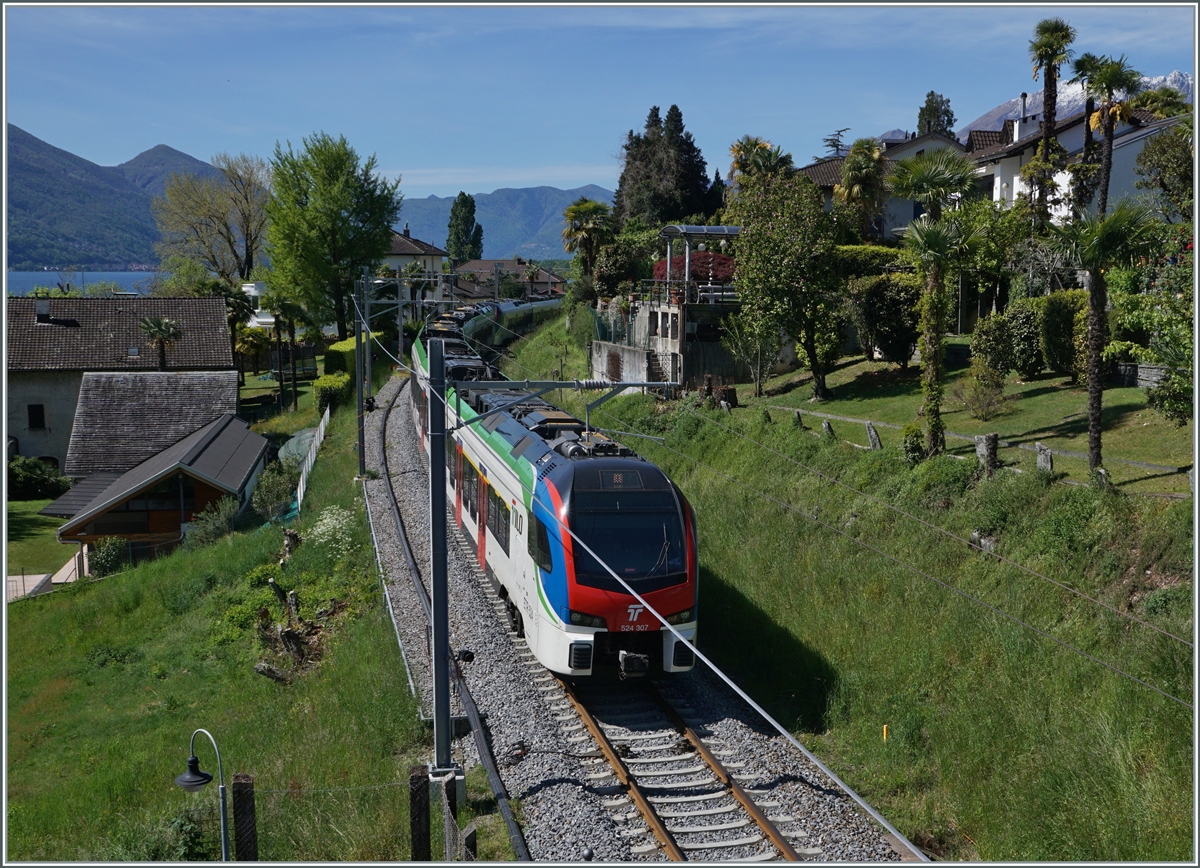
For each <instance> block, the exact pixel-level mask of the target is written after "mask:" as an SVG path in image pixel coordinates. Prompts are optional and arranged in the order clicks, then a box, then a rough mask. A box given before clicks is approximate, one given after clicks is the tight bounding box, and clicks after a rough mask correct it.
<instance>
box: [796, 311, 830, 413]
mask: <svg viewBox="0 0 1200 868" xmlns="http://www.w3.org/2000/svg"><path fill="white" fill-rule="evenodd" d="M802 343H803V346H804V354H805V355H806V356H808V369H809V370H810V371H812V377H813V398H815V399H816V400H818V401H825V400H827V399H828V398H829V389H828V387H827V386H826V385H825V374H826V371H825V366H824V365H823V364H821V362H820V361H819V356H818V355H817V333H816V329H815V328H814V329H805V334H804V337H803V341H802Z"/></svg>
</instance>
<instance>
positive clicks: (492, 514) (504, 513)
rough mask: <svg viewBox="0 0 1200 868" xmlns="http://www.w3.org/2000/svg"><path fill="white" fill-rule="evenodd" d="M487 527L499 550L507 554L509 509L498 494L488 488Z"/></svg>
mask: <svg viewBox="0 0 1200 868" xmlns="http://www.w3.org/2000/svg"><path fill="white" fill-rule="evenodd" d="M487 525H488V530H490V531H491V532H492V536H493V537H495V538H496V542H497V543H499V545H500V548H502V549H503V550H504V553H505V554H508V528H509V507H508V504H507V503H506V502H505V500H504V498H503V497H502V496H501V495H500V492H498V491H496V490H495V489H494V488H491V487H489V488H488V508H487Z"/></svg>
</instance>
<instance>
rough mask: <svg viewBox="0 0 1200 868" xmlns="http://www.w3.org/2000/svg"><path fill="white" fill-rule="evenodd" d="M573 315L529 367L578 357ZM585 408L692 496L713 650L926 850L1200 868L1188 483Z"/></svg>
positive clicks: (684, 404) (754, 422) (750, 416)
mask: <svg viewBox="0 0 1200 868" xmlns="http://www.w3.org/2000/svg"><path fill="white" fill-rule="evenodd" d="M561 331H562V326H561V324H551V325H550V326H548V327H547V328H546V329H545V330H544V331H543V333H542V334H540V335H536V336H534V337H533V338H532V339H531V340H529V341H526V342H524V343H523V344H521V345H519V346H517V347H515V348H514V349H513V357H512V360H511V362H510V364H511V365H512V366H513V367H512V373H511V375H512V376H522V377H523V376H533V375H534V374H532V373H529V371H533V372H537V373H544V371H545V370H548V369H549V366H550V365H553V366H554V367H557V365H558V364H559V358H560V357H562V356H566V357H567V358H568V370H569V360H570V358H571V355H572V353H575V352H577V351H575V350H573V349H572V348H571V347H570V346H569V342H568V341H567V339H566V338H565V336H564V334H562V333H560V332H561ZM568 376H569V374H568ZM570 400H571V396H570V395H564V402H566V403H567V404H568V409H571V410H572V411H577V410H578V408H576V407H573V406H569V402H570ZM825 409H826V407H822V410H825ZM828 410H829V411H830V412H834V413H836V412H838V411H837V409H836V402H833V403H831V404H829V405H828ZM854 415H857V414H854ZM592 421H593V424H597V425H599V426H602V427H607V428H610V429H612V430H614V431H621V432H627V433H626V434H623V435H614V436H617V437H618V438H620V437H621V436H630V435H641V436H639V437H637V438H636V439H630V440H629V441H628V442H630V444H631V445H633V444H635V443H636V448H637V449H638V451H639V452H640V453H641V454H643V455H646V456H647V457H648V458H649V459H650V460H652V461H654V462H655V463H656V464H658V465H659V466H660V467H663V468H664V469H665V470H666V471H667V472H668V474H669V475H670V476H671V478H672V479H674V480H675V481H676V482H677V483H678V484H679V485H680V486H681V488H682V489H683V491H684V493H685V494H686V495H687V497H688V498H689V500H690V501H691V502H692V504H693V505H694V507H695V509H696V512H697V515H698V523H699V534H700V551H701V565H702V574H701V588H700V601H701V603H700V612H701V614H700V618H701V624H702V626H701V629H700V636H699V647H700V648H701V650H702V651H703V652H704V653H706V654H708V655H710V656H712V657H713V659H714V660H716V661H717V662H718V663H719V664H720V665H721V666H722V667H723V668H726V671H729V672H730V673H731V674H733V675H734V677H735V678H737V679H738V680H739V683H741V684H743V686H745V687H747V688H748V690H749V691H750V693H751V694H752V695H753V696H754V697H755V699H756V700H757V701H759V702H761V703H762V704H763V705H764V706H765V707H766V708H767V709H768V711H770V712H771V713H772V714H773V715H774V716H775V717H776V718H777V719H779V720H781V721H784V722H786V723H787V725H788V726H789V727H790V728H791V729H792V731H793V732H794V733H796V734H797V735H798V737H799V738H801V739H802V740H803V742H804V743H805V744H806V745H808V746H809V747H810V748H811V749H812V750H814V752H815V753H816V754H817V755H818V756H820V757H821V758H822V759H824V760H825V761H826V762H827V763H828V764H829V765H830V767H831V768H833V769H834V770H835V771H837V772H838V774H840V775H842V776H843V777H844V778H845V779H846V781H847V782H848V783H849V784H850V785H851V786H852V787H854V788H855V789H856V790H857V791H858V792H859V793H860V794H861V795H862V796H863V797H864V798H865V799H867V800H868V801H869V802H870V803H872V804H873V805H875V806H876V807H878V808H879V809H880V811H881V812H882V813H883V814H884V815H885V816H887V817H888V818H889V819H890V820H892V822H893V823H895V824H896V825H897V827H898V828H899V829H900V831H902V832H903V833H904V834H905V835H906V836H908V837H909V838H910V839H911V840H913V841H914V842H915V843H917V844H918V845H920V846H921V847H923V848H924V849H926V850H927V851H928V852H931V853H932V854H934V855H936V856H938V857H939V858H949V859H971V858H982V859H987V860H1024V859H1049V860H1059V859H1088V860H1113V859H1122V860H1131V859H1138V860H1158V859H1166V860H1188V859H1191V858H1194V850H1193V840H1192V830H1193V825H1192V818H1193V815H1194V810H1195V802H1194V793H1193V790H1192V770H1193V764H1194V756H1193V735H1192V722H1193V719H1194V711H1193V705H1194V698H1193V695H1192V684H1193V666H1194V648H1193V641H1194V640H1193V635H1194V622H1193V611H1194V604H1193V588H1192V575H1193V566H1194V558H1193V548H1194V539H1193V534H1192V514H1193V503H1192V500H1191V498H1186V499H1183V500H1168V499H1162V498H1155V497H1147V496H1142V495H1139V494H1137V493H1125V492H1123V491H1122V490H1120V489H1119V488H1107V489H1105V488H1099V487H1096V486H1093V485H1075V486H1066V485H1061V484H1059V482H1060V481H1061V476H1056V475H1054V474H1045V473H1037V472H1028V471H1027V472H1024V473H1020V474H1017V473H1011V472H1009V473H998V474H996V475H994V476H993V477H992V478H987V477H986V476H985V475H983V474H982V473H981V472H979V470H978V469H977V465H976V463H975V462H973V461H970V460H967V461H963V460H957V459H955V458H953V457H949V456H943V457H939V458H936V459H933V460H930V461H925V462H921V463H919V464H917V465H915V466H910V465H909V464H908V462H906V460H905V459H904V456H903V453H902V451H901V449H900V448H899V447H898V446H897V445H888V444H886V443H885V446H887V448H884V449H881V450H863V449H856V448H853V447H851V446H849V445H847V444H845V443H842V442H839V441H838V439H837V438H828V437H822V436H821V431H820V429H819V428H817V427H816V426H813V430H807V429H805V428H801V427H798V426H796V425H795V424H794V422H793V417H792V416H791V415H784V414H782V413H779V412H775V411H772V412H770V413H763V412H762V408H761V407H758V406H750V407H743V408H737V409H734V410H733V411H732V413H725V412H723V411H721V410H714V409H706V408H705V407H704V406H703V405H702V404H701V403H700V402H698V401H696V400H694V399H691V398H685V399H683V400H677V401H674V402H661V401H656V400H655V399H653V398H650V397H632V398H624V399H618V400H614V401H611V402H609V403H608V404H606V405H605V406H604V407H603V408H600V409H599V410H598V411H596V412H594V413H593V415H592ZM647 437H653V438H659V439H658V440H653V439H645V438H647ZM981 541H986V546H984V545H982V543H981Z"/></svg>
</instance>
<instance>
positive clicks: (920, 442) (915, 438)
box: [900, 422, 925, 467]
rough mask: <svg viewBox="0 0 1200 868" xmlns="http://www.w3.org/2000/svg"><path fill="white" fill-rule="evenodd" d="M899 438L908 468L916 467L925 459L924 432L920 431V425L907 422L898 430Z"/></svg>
mask: <svg viewBox="0 0 1200 868" xmlns="http://www.w3.org/2000/svg"><path fill="white" fill-rule="evenodd" d="M900 437H901V440H902V446H901V448H902V449H903V450H904V460H905V461H907V462H908V464H909V466H910V467H916V466H917V465H918V464H920V463H921V461H922V460H924V458H925V432H923V431H922V430H921V426H920V425H917V424H916V423H914V422H909V423H908V424H907V425H905V426H904V427H903V428H901V429H900Z"/></svg>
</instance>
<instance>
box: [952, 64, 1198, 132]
mask: <svg viewBox="0 0 1200 868" xmlns="http://www.w3.org/2000/svg"><path fill="white" fill-rule="evenodd" d="M1030 84H1032V85H1035V86H1036V85H1037V82H1030ZM1142 84H1143V89H1145V90H1154V89H1156V88H1160V87H1173V88H1175V89H1176V90H1177V91H1179V92H1180V93H1182V94H1183V98H1184V100H1186V101H1187V102H1189V103H1191V102H1193V98H1192V95H1193V86H1194V81H1193V79H1192V76H1191V74H1189V73H1186V72H1180V71H1179V70H1175V71H1174V72H1172V73H1170V74H1169V75H1158V76H1143V78H1142ZM1027 92H1028V94H1029V96H1028V98H1027V99H1026V100H1025V114H1026V115H1036V114H1041V111H1042V89H1041V88H1040V87H1038V88H1036V89H1032V88H1031V89H1030V90H1029V91H1027ZM1086 102H1087V98H1086V97H1085V96H1084V94H1083V85H1080V84H1070V83H1068V82H1065V81H1060V82H1059V83H1058V106H1057V108H1056V110H1055V114H1056V115H1057V116H1058V117H1059V118H1069V117H1071V115H1075V114H1078V113H1079V112H1081V111H1083V109H1084V105H1085V104H1086ZM1020 116H1021V97H1020V96H1017V97H1015V98H1013V99H1010V100H1009V101H1008V102H1006V103H1001V104H1000V105H998V106H996V107H995V108H994V109H992V110H991V111H990V112H988V113H987V114H984V115H980V116H979V117H978V118H976V119H975V120H973V121H971V123H969V124H967V125H966V126H965V127H963V128H962V129H960V130H959V131H958V133H957V134H956V135H957V137H958V140H959V141H964V140H965V139H966V137H967V133H968V132H970V131H971V130H998V129H1001V128H1002V127H1003V126H1004V122H1005V121H1006V120H1010V119H1012V118H1019V117H1020Z"/></svg>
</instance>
